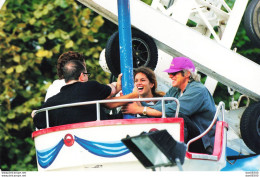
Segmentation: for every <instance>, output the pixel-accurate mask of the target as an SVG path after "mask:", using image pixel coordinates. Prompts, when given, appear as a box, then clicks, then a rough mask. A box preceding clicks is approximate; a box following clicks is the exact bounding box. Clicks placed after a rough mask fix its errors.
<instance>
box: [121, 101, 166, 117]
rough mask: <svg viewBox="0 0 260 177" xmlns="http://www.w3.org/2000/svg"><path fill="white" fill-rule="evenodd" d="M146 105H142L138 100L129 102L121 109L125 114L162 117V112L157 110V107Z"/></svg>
mask: <svg viewBox="0 0 260 177" xmlns="http://www.w3.org/2000/svg"><path fill="white" fill-rule="evenodd" d="M145 107H146V106H140V105H138V104H137V103H136V102H134V103H131V104H128V105H126V106H123V108H122V109H121V110H122V112H123V114H140V115H144V116H150V117H162V112H160V111H157V110H156V109H153V108H150V107H146V111H145Z"/></svg>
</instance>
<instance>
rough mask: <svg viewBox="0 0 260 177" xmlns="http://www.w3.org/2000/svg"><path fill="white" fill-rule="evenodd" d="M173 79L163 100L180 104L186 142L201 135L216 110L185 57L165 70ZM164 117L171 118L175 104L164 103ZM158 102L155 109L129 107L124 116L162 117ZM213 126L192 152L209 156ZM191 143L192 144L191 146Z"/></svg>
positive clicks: (191, 64) (134, 105) (189, 61)
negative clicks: (165, 98)
mask: <svg viewBox="0 0 260 177" xmlns="http://www.w3.org/2000/svg"><path fill="white" fill-rule="evenodd" d="M164 72H167V73H168V74H169V77H170V78H171V80H172V86H173V87H172V88H170V89H169V91H168V92H167V93H166V95H165V97H175V98H178V100H179V102H180V105H181V107H180V117H183V118H184V122H185V133H184V135H185V141H187V140H189V139H191V138H193V137H195V136H197V135H199V134H201V133H202V132H204V131H205V130H206V129H207V128H208V126H209V125H210V124H211V122H212V120H213V118H214V115H215V112H216V108H215V103H214V100H213V97H212V96H211V94H210V93H209V91H208V89H207V88H206V87H205V86H204V85H203V84H202V83H201V82H200V75H198V74H197V73H196V71H195V66H194V64H193V63H192V61H191V60H190V59H188V58H185V57H175V58H173V60H172V62H171V65H170V68H169V69H167V70H165V71H164ZM165 103H166V104H165V113H166V116H167V117H174V116H175V111H176V103H175V101H165ZM161 111H162V106H161V101H160V102H157V103H156V105H154V106H149V107H146V106H138V105H137V104H136V103H133V104H129V105H128V106H126V107H125V108H124V109H123V113H132V114H143V115H145V116H148V117H161V116H162V112H161ZM214 136H215V126H213V128H212V129H211V130H210V132H209V133H208V134H206V135H205V136H204V137H202V141H201V140H200V141H201V142H198V141H197V142H196V143H197V144H196V143H195V142H194V143H195V144H194V151H196V152H202V153H205V152H206V153H212V149H213V147H214ZM192 144H193V143H192Z"/></svg>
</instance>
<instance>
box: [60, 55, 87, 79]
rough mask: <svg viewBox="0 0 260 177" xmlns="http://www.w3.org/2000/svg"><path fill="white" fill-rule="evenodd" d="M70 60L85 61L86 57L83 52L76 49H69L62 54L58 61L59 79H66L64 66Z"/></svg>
mask: <svg viewBox="0 0 260 177" xmlns="http://www.w3.org/2000/svg"><path fill="white" fill-rule="evenodd" d="M70 60H79V61H80V62H82V63H84V62H85V57H84V56H83V55H82V54H80V53H78V52H74V51H68V52H65V53H63V54H61V55H60V57H59V58H58V61H57V74H58V76H59V79H64V73H63V67H64V66H65V64H66V63H67V62H68V61H70Z"/></svg>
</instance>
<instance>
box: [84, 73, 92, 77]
mask: <svg viewBox="0 0 260 177" xmlns="http://www.w3.org/2000/svg"><path fill="white" fill-rule="evenodd" d="M83 74H86V75H88V77H89V76H90V75H91V73H83Z"/></svg>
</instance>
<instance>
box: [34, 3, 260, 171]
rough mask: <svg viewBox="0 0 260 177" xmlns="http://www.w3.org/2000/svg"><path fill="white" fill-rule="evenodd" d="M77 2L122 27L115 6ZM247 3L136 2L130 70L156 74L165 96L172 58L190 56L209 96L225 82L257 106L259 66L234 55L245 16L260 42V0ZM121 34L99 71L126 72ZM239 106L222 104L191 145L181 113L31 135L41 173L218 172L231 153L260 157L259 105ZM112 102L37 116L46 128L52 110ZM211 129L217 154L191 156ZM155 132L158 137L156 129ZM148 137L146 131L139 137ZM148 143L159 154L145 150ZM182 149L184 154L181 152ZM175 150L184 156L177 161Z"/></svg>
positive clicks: (133, 5)
mask: <svg viewBox="0 0 260 177" xmlns="http://www.w3.org/2000/svg"><path fill="white" fill-rule="evenodd" d="M78 1H79V2H81V3H82V4H84V5H86V6H87V7H89V8H91V9H93V10H94V11H96V12H97V13H99V14H101V15H102V16H104V17H105V18H107V19H109V20H110V21H112V22H114V23H115V24H118V11H117V10H118V9H117V0H105V1H104V0H78ZM247 3H248V1H246V0H236V1H235V3H234V5H233V7H232V8H231V7H230V6H229V5H228V4H227V2H226V1H225V0H187V1H183V0H153V1H152V3H151V5H147V4H145V3H144V2H142V1H140V0H131V1H130V11H131V13H130V14H131V27H132V39H131V40H132V50H133V67H134V68H135V67H138V66H149V67H151V68H153V69H154V70H155V73H156V77H157V80H158V87H159V89H160V90H163V91H167V89H168V88H169V87H170V85H169V84H170V83H171V82H170V81H169V80H168V79H167V78H168V76H167V75H166V74H165V73H163V72H162V70H163V69H164V68H167V66H168V65H169V63H170V62H171V59H172V57H174V56H186V57H189V58H190V59H192V60H193V62H194V64H195V66H196V68H197V70H198V71H199V72H201V73H203V74H205V75H207V79H206V82H205V85H206V87H207V88H208V90H209V91H210V92H211V94H212V95H213V94H214V91H215V88H216V86H217V83H218V82H221V83H223V84H225V85H226V86H228V87H229V88H230V89H229V92H230V93H231V94H232V92H233V91H234V90H235V91H238V92H240V93H241V94H243V97H247V98H248V100H249V98H251V99H253V100H255V101H259V100H260V90H259V86H260V78H259V77H252V76H259V75H260V66H259V65H258V64H256V63H254V62H252V61H251V60H249V59H247V58H245V57H243V56H241V55H239V54H238V53H236V52H235V51H234V50H231V49H230V48H231V45H232V43H233V40H234V37H235V34H236V32H237V29H238V26H239V24H240V22H241V19H242V17H243V14H245V15H244V20H245V24H246V29H247V32H248V36H249V37H250V39H251V40H252V41H253V42H254V43H255V44H256V45H259V44H260V42H259V41H260V33H259V31H260V25H259V21H260V14H259V13H260V10H259V6H260V1H258V0H252V1H251V2H250V3H249V5H248V6H247ZM246 6H247V10H246V11H245V9H246ZM118 33H119V32H115V33H114V34H113V35H112V36H111V37H110V39H109V40H108V42H107V46H106V49H105V50H103V51H102V53H101V55H100V56H101V57H100V65H101V66H102V68H103V69H104V70H105V71H107V72H111V73H112V75H115V76H116V75H118V74H119V73H120V72H121V71H120V57H119V55H120V54H119V42H118V41H119V39H118V38H119V37H118V36H119V34H118ZM241 68H243V72H240V69H241ZM153 99H155V98H153ZM160 99H173V100H174V101H176V102H177V103H178V100H177V99H174V98H160ZM241 99H242V97H241V98H240V100H241ZM149 100H151V99H149ZM240 100H239V101H238V102H236V101H232V102H231V106H230V108H231V109H230V110H225V106H224V103H223V102H220V103H219V105H218V106H217V112H216V115H215V117H214V118H212V119H213V121H212V124H211V125H210V126H209V128H208V129H207V130H206V131H205V132H203V133H202V134H201V135H199V136H198V137H195V138H194V139H192V140H190V141H189V142H188V143H187V144H184V143H183V141H184V137H183V134H184V130H183V129H184V127H183V126H184V125H183V119H182V118H180V117H178V111H176V115H175V117H174V118H166V117H165V115H163V117H162V118H149V119H121V120H106V121H100V120H97V121H95V122H84V123H76V124H69V125H61V126H57V127H47V128H46V129H41V130H36V131H35V132H33V135H32V136H33V138H34V140H35V147H36V152H37V161H38V169H39V170H43V171H45V170H47V171H48V170H77V169H78V170H80V169H81V170H82V169H83V170H128V169H134V170H145V169H146V168H151V169H154V170H155V169H158V168H160V170H182V169H183V170H200V171H201V170H221V169H222V168H223V167H225V165H226V147H229V148H231V149H233V150H235V151H237V152H239V153H241V154H245V155H248V154H254V155H257V154H259V153H260V103H259V102H256V103H255V104H251V105H247V106H245V107H239V102H240ZM107 101H111V102H112V100H105V101H104V100H102V101H92V102H82V103H73V104H69V105H61V106H55V107H51V108H44V109H41V110H38V111H37V112H41V111H46V117H47V119H46V122H48V116H47V115H48V111H50V110H51V109H56V108H57V109H61V107H63V106H65V107H66V106H79V105H83V104H96V105H97V108H99V104H100V103H103V102H107ZM117 101H118V100H117ZM121 101H140V99H131V100H121ZM248 103H249V102H248ZM162 106H164V105H162ZM179 106H181V105H179ZM97 110H98V109H97ZM97 114H99V113H98V112H97ZM217 117H218V118H219V120H217ZM214 124H216V127H217V128H216V132H215V143H214V150H213V154H203V153H196V152H192V151H191V150H190V149H189V146H190V144H192V142H194V141H196V140H198V139H199V138H201V137H202V136H204V135H205V134H206V133H207V132H208V131H209V130H210V129H211V127H212V126H213V125H214ZM228 128H229V131H228V132H227V129H228ZM155 129H156V130H160V131H152V130H155ZM164 130H165V131H164ZM143 131H145V133H141V132H143ZM119 132H120V133H119ZM140 133H141V134H140ZM126 136H127V138H126ZM158 136H159V137H160V136H166V137H168V140H169V141H168V140H167V141H168V144H172V146H171V147H172V149H170V150H169V149H167V150H165V149H164V148H163V147H162V146H159V145H160V144H163V143H164V142H161V141H160V143H158V141H157V140H156V138H155V137H158ZM140 139H141V140H142V141H143V140H144V139H147V143H148V144H145V143H142V142H141V143H140V142H138V140H140ZM162 139H165V138H162ZM158 144H159V145H158ZM148 145H149V147H153V148H151V149H153V150H154V151H149V150H148V151H146V150H147V148H146V150H145V146H148ZM132 147H134V148H132ZM137 147H138V148H137ZM137 149H138V150H137ZM148 149H149V148H148ZM180 149H181V150H183V149H186V151H185V152H184V153H182V151H181V150H180ZM177 150H180V151H178V153H179V154H183V156H181V157H180V156H176V155H174V153H173V152H174V151H177ZM130 151H131V152H132V153H130ZM166 151H167V152H166ZM158 154H159V155H158ZM158 157H159V158H158ZM158 159H159V161H158Z"/></svg>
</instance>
